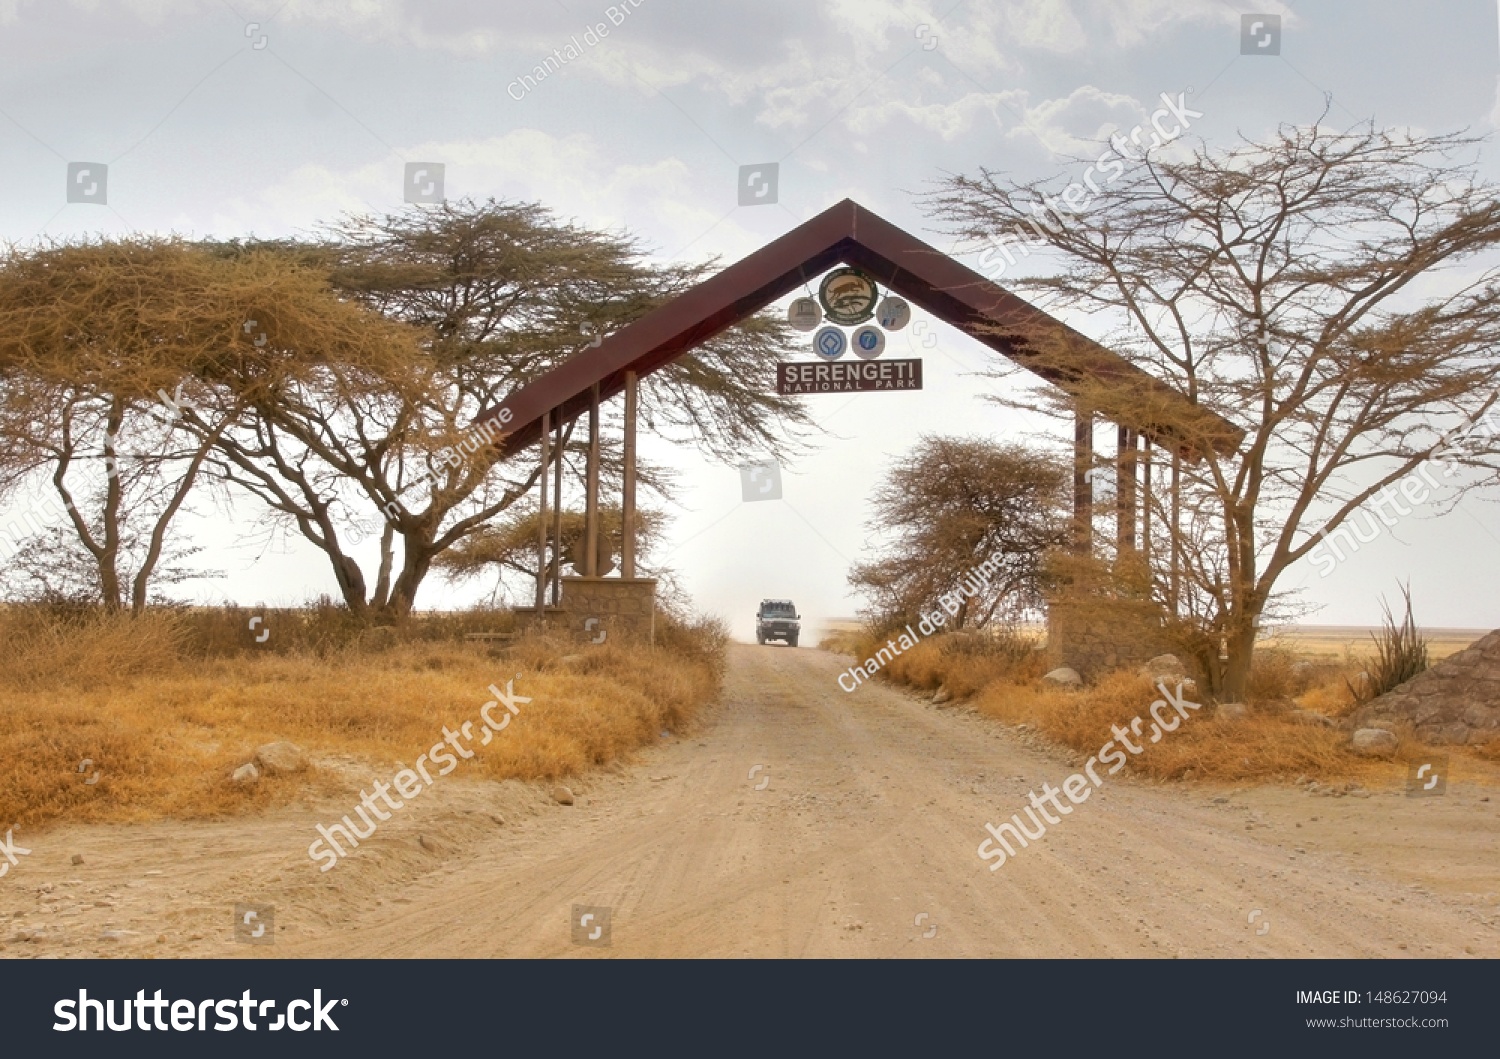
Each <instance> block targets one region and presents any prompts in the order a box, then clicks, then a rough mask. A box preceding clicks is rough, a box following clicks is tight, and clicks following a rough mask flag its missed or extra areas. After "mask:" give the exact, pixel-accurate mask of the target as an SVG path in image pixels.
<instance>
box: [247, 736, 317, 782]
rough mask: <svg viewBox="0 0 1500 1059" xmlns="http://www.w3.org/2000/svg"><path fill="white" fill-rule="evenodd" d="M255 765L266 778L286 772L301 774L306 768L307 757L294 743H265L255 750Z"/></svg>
mask: <svg viewBox="0 0 1500 1059" xmlns="http://www.w3.org/2000/svg"><path fill="white" fill-rule="evenodd" d="M255 763H256V764H257V765H259V766H260V767H261V769H262V770H264V772H265V773H266V775H268V776H279V775H281V774H282V773H286V772H301V771H302V770H303V769H305V768H307V755H306V754H304V753H303V752H302V748H301V747H300V746H298V745H297V744H296V743H288V742H284V741H283V742H277V743H267V744H266V745H265V746H262V747H257V748H256V750H255Z"/></svg>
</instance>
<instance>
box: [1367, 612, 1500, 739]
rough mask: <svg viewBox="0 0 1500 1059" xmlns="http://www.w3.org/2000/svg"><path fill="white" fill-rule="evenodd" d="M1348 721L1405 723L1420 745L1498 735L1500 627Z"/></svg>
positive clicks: (1400, 686) (1388, 693)
mask: <svg viewBox="0 0 1500 1059" xmlns="http://www.w3.org/2000/svg"><path fill="white" fill-rule="evenodd" d="M1350 721H1352V723H1353V727H1354V728H1374V727H1383V725H1381V724H1379V723H1378V722H1382V721H1384V722H1395V723H1399V724H1409V725H1411V727H1412V730H1413V731H1414V732H1415V733H1416V737H1417V738H1418V739H1420V740H1422V741H1423V742H1424V743H1434V744H1459V743H1487V742H1489V741H1491V740H1493V739H1500V629H1497V630H1496V631H1494V632H1492V633H1490V634H1489V635H1488V636H1485V637H1484V638H1483V639H1481V640H1479V641H1478V642H1477V643H1474V644H1473V645H1471V646H1469V647H1467V648H1465V649H1464V650H1462V651H1460V652H1458V654H1456V655H1453V656H1452V657H1450V658H1446V659H1444V660H1443V661H1441V662H1439V663H1438V664H1437V665H1435V666H1433V667H1432V668H1431V669H1429V670H1427V671H1426V672H1425V673H1419V674H1418V675H1417V676H1415V677H1413V678H1412V679H1410V680H1408V681H1407V682H1406V683H1405V684H1401V685H1398V686H1397V687H1396V688H1394V689H1393V690H1391V691H1388V692H1386V693H1385V694H1384V695H1382V696H1380V697H1379V698H1378V699H1375V700H1374V701H1373V702H1370V703H1368V704H1366V705H1364V706H1361V707H1360V708H1359V709H1358V710H1357V711H1355V713H1354V715H1353V716H1352V717H1351V718H1350Z"/></svg>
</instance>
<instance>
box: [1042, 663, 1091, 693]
mask: <svg viewBox="0 0 1500 1059" xmlns="http://www.w3.org/2000/svg"><path fill="white" fill-rule="evenodd" d="M1042 679H1043V680H1045V681H1047V683H1049V684H1056V685H1058V686H1060V687H1064V688H1076V687H1080V686H1081V685H1082V684H1083V678H1082V677H1081V676H1079V675H1078V670H1076V669H1069V668H1068V667H1067V666H1062V667H1061V668H1058V669H1054V670H1053V671H1052V672H1050V673H1048V674H1047V675H1046V676H1044V677H1042Z"/></svg>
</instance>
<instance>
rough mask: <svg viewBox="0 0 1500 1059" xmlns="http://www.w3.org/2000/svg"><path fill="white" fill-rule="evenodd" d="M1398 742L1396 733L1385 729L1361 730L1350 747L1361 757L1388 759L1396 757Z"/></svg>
mask: <svg viewBox="0 0 1500 1059" xmlns="http://www.w3.org/2000/svg"><path fill="white" fill-rule="evenodd" d="M1398 741H1399V740H1397V739H1396V736H1395V733H1393V732H1388V731H1386V730H1385V729H1384V728H1359V729H1356V730H1355V732H1354V738H1353V740H1352V741H1351V742H1350V744H1349V745H1350V749H1352V750H1353V751H1354V752H1355V753H1356V754H1358V755H1359V756H1360V757H1387V758H1388V757H1392V756H1394V755H1395V753H1396V744H1397V742H1398Z"/></svg>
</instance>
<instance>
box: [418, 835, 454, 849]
mask: <svg viewBox="0 0 1500 1059" xmlns="http://www.w3.org/2000/svg"><path fill="white" fill-rule="evenodd" d="M417 845H419V846H421V847H422V848H423V849H425V850H426V851H427V852H428V853H446V852H448V847H446V846H444V845H443V844H442V843H441V842H439V841H438V840H437V839H435V838H429V837H427V836H426V835H418V836H417Z"/></svg>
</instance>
